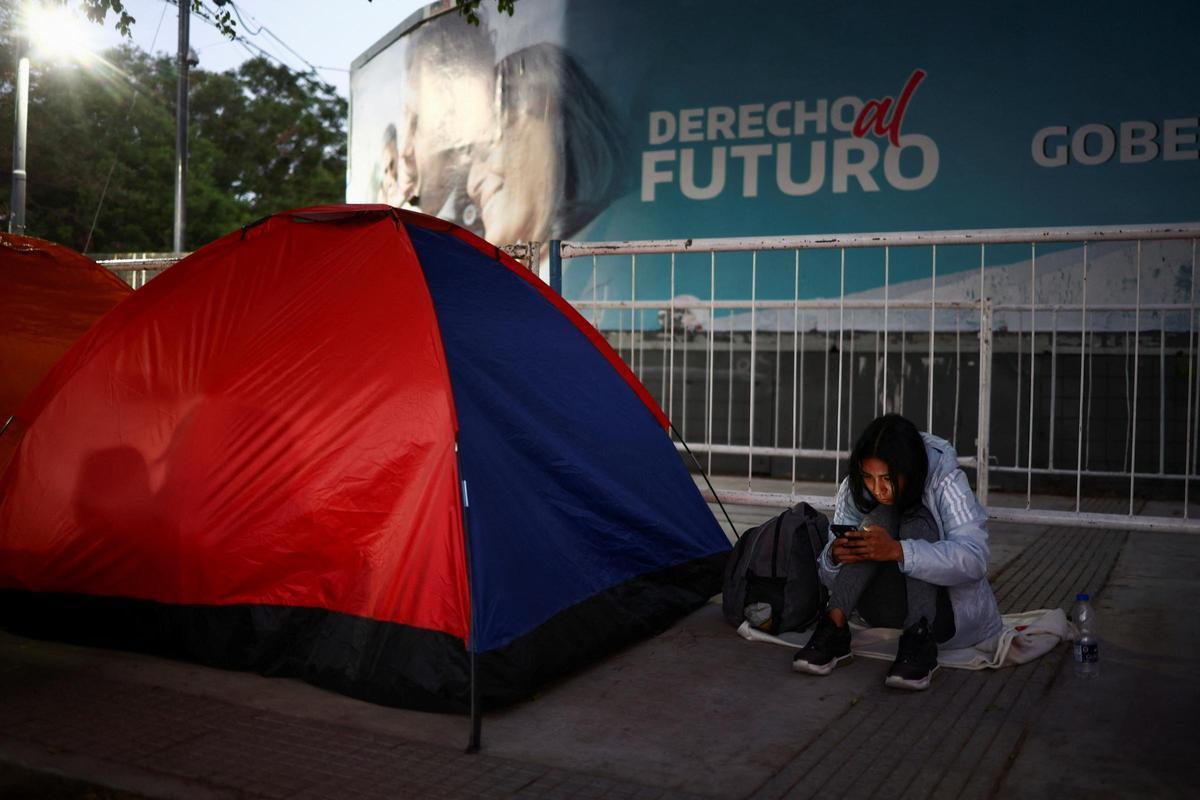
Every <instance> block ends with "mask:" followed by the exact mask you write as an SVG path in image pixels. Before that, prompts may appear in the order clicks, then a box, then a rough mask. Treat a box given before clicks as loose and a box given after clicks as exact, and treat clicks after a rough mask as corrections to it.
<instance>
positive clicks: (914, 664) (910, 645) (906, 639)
mask: <svg viewBox="0 0 1200 800" xmlns="http://www.w3.org/2000/svg"><path fill="white" fill-rule="evenodd" d="M937 654H938V648H937V641H936V640H934V638H933V632H932V631H931V630H930V629H929V623H928V622H926V620H925V618H924V617H921V619H920V621H919V622H917V623H916V624H915V625H913V626H912V627H910V628H908V629H907V630H906V631H904V633H903V634H901V635H900V646H899V648H898V649H897V652H896V660H895V661H893V662H892V668H891V669H889V670H888V675H887V680H885V681H884V684H886V685H887V686H891V687H892V688H894V689H912V690H914V691H921V690H922V689H928V688H929V679H930V678H932V677H933V673H935V672H937V670H938V662H937Z"/></svg>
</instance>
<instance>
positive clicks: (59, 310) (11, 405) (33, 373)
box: [0, 233, 132, 471]
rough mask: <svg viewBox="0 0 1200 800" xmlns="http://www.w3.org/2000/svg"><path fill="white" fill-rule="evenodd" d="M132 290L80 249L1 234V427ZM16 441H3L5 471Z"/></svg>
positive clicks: (0, 451) (8, 437)
mask: <svg viewBox="0 0 1200 800" xmlns="http://www.w3.org/2000/svg"><path fill="white" fill-rule="evenodd" d="M131 291H132V290H131V289H130V288H129V287H128V286H126V285H125V284H124V283H123V282H122V281H121V279H120V278H118V277H117V276H116V275H113V274H112V273H111V272H109V271H108V270H106V269H105V268H104V267H102V266H100V265H99V264H97V263H96V262H95V261H92V260H91V259H90V258H87V257H86V256H83V255H80V254H79V253H77V252H75V251H74V250H71V249H69V248H67V247H63V246H61V245H57V244H54V243H53V242H47V241H45V240H43V239H35V238H33V237H31V236H17V235H15V234H8V233H0V427H2V426H3V425H4V424H5V422H6V421H7V420H8V418H9V417H10V416H12V415H13V414H15V413H16V410H17V406H19V405H20V404H21V401H22V400H24V399H25V396H26V395H27V394H29V391H30V390H31V389H33V387H34V386H36V385H37V383H38V381H40V380H41V379H42V377H43V376H44V375H45V374H46V373H47V372H48V371H49V370H50V367H51V366H52V365H53V364H54V362H55V361H57V360H58V359H59V357H60V356H62V354H63V353H65V352H66V351H67V348H69V347H70V346H71V345H72V344H74V343H75V342H76V340H78V339H79V337H81V336H82V335H83V334H84V332H85V331H86V330H87V329H88V328H90V327H91V326H92V323H93V322H95V321H96V320H97V319H99V318H100V317H102V316H103V315H104V314H105V313H106V312H107V311H108V310H109V309H110V308H112V307H113V306H115V305H116V304H117V303H119V302H120V301H121V300H122V299H124V298H125V297H126V296H127V295H129V293H130V292H131ZM14 424H15V423H14ZM11 433H15V431H12V432H11ZM16 438H17V437H16V436H11V435H0V471H3V469H4V466H5V465H6V464H7V463H8V460H9V458H10V456H11V455H12V449H13V445H14V443H15V440H16Z"/></svg>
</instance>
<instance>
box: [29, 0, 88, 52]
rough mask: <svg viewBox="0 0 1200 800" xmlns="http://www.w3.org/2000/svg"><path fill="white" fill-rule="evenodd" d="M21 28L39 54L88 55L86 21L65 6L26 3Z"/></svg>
mask: <svg viewBox="0 0 1200 800" xmlns="http://www.w3.org/2000/svg"><path fill="white" fill-rule="evenodd" d="M25 27H26V30H27V31H28V33H29V40H30V42H31V43H32V44H33V46H34V47H35V48H37V53H38V55H39V56H43V57H48V58H52V59H61V58H75V59H80V60H83V59H86V58H87V56H89V55H90V54H91V50H92V48H91V44H90V42H89V41H88V39H89V34H90V33H91V28H90V26H89V24H88V23H87V22H86V21H85V20H83V19H81V18H80V17H79V15H78V14H77V13H76V12H75V11H74V10H73V9H70V8H67V7H66V6H65V5H60V4H58V3H51V4H48V5H44V4H42V3H38V2H31V3H29V4H28V6H27V7H26V10H25Z"/></svg>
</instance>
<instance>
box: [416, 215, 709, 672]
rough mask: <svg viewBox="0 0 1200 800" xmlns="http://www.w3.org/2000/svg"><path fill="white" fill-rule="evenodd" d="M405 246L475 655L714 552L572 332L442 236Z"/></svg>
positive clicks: (549, 309)
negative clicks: (428, 319) (436, 374)
mask: <svg viewBox="0 0 1200 800" xmlns="http://www.w3.org/2000/svg"><path fill="white" fill-rule="evenodd" d="M408 233H409V236H410V237H411V239H412V242H413V245H414V247H415V248H416V251H417V254H418V256H419V258H420V261H421V264H422V268H423V270H424V273H425V278H426V283H427V284H428V286H429V291H430V294H431V296H432V298H433V303H434V308H435V312H436V315H437V319H438V325H439V327H440V332H441V337H442V345H443V348H444V350H445V353H446V359H447V363H448V368H449V372H450V381H451V386H452V387H453V391H454V403H455V406H456V409H457V413H458V422H459V448H460V463H461V468H462V474H463V478H464V480H465V481H466V483H467V486H468V500H469V509H468V520H467V524H468V528H469V534H468V536H469V539H470V560H471V564H470V566H471V584H472V586H471V602H472V606H473V612H472V613H473V615H474V627H475V649H476V650H477V651H478V652H487V651H489V650H493V649H496V648H500V647H503V646H504V645H506V644H508V643H510V642H512V641H513V640H514V639H516V638H518V637H521V636H524V635H525V634H527V633H529V632H531V631H532V630H533V629H535V628H536V627H537V626H539V625H541V624H542V623H544V622H546V621H547V620H549V619H550V618H551V617H553V616H554V615H555V614H558V613H559V612H561V611H564V610H565V609H568V608H570V607H572V606H574V605H576V604H578V603H580V602H582V601H584V600H586V599H588V598H591V597H593V596H595V595H597V594H598V593H601V592H605V591H608V590H612V589H614V588H615V587H618V586H620V585H621V584H623V583H625V582H627V581H629V580H630V579H632V578H636V577H638V576H643V575H647V574H650V573H655V572H657V571H660V570H664V569H667V568H671V567H676V566H679V565H682V564H685V563H687V562H690V561H693V560H695V559H699V558H703V557H706V556H712V555H713V554H717V553H721V552H723V551H726V550H728V548H729V544H728V542H727V540H726V538H725V535H724V533H723V532H722V531H721V529H720V528H719V526H718V525H717V524H716V521H715V520H714V519H713V516H712V514H711V513H710V512H709V510H708V507H707V506H706V505H705V503H704V501H703V499H702V498H701V496H700V494H699V492H698V491H697V490H696V488H695V484H694V483H693V482H692V478H691V476H690V475H689V474H688V472H687V470H686V469H685V468H684V465H683V463H682V461H681V459H680V458H679V455H678V453H677V452H676V450H675V447H674V445H673V444H672V443H671V441H670V439H669V437H668V435H667V434H666V433H665V432H664V431H663V429H662V428H661V427H660V426H659V425H658V423H657V421H656V420H655V418H654V416H653V414H651V412H650V411H649V409H648V408H647V407H646V405H645V404H644V403H643V402H642V400H641V399H640V398H639V397H638V396H637V395H636V393H635V392H634V390H633V388H632V387H631V386H630V384H629V383H627V382H626V380H625V378H624V377H623V376H622V375H621V374H620V373H619V372H618V371H617V370H616V369H614V368H613V366H612V364H610V363H609V362H608V360H607V359H606V357H605V355H604V354H603V353H601V352H600V350H599V349H598V348H597V347H596V345H595V344H593V343H592V342H591V341H590V340H589V339H588V338H587V336H585V335H584V333H583V332H582V331H581V330H580V329H579V328H578V327H577V326H576V324H575V322H574V321H573V320H571V319H570V318H568V316H566V315H565V314H564V313H563V312H562V311H560V310H559V309H558V308H556V307H555V306H554V304H553V303H551V302H550V301H549V300H547V298H545V297H544V296H542V294H541V293H540V292H539V291H538V290H537V289H535V288H534V287H533V286H532V285H530V284H529V283H528V282H527V281H526V280H524V279H523V278H522V277H521V276H520V275H518V274H516V273H515V272H513V271H512V270H511V269H509V268H508V267H506V266H505V265H503V264H501V263H500V262H498V261H496V260H495V259H492V258H489V257H488V256H487V255H485V254H484V253H481V252H480V251H478V250H476V249H475V248H473V247H472V246H470V245H469V244H467V243H465V242H463V241H462V240H460V239H458V238H456V237H455V236H454V235H453V234H451V233H449V232H441V231H433V230H429V229H425V228H418V227H415V226H411V225H410V226H408Z"/></svg>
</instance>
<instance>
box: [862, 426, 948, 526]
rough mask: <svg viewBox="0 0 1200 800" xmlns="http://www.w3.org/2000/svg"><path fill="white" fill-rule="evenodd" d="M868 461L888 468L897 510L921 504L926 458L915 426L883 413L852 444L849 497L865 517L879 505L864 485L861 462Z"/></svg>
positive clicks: (926, 467) (926, 472)
mask: <svg viewBox="0 0 1200 800" xmlns="http://www.w3.org/2000/svg"><path fill="white" fill-rule="evenodd" d="M868 458H878V459H879V460H880V461H882V462H884V463H885V464H887V465H888V472H889V473H890V474H891V476H892V481H893V484H892V488H893V491H894V492H895V496H896V509H897V510H898V511H900V512H904V511H907V510H908V509H910V508H913V507H915V506H916V505H918V504H919V503H920V502H921V495H922V494H923V493H924V492H925V477H926V475H928V473H929V456H927V455H926V454H925V442H924V440H922V439H921V432H920V431H918V430H917V426H916V425H913V424H912V423H911V422H909V421H908V420H907V419H905V418H904V417H902V416H900V415H899V414H884V415H883V416H882V417H876V418H875V419H874V421H872V422H871V424H870V425H868V426H867V427H866V428H864V429H863V432H862V433H861V434H860V435H859V437H858V441H857V442H855V443H854V449H853V450H851V451H850V474H849V476H848V477H849V480H850V496H851V498H853V500H854V505H856V506H858V510H859V511H862V512H863V513H864V514H865V513H866V512H868V511H870V510H871V509H873V508H875V506H877V505H879V503H878V501H876V500H875V498H874V497H872V496H871V493H870V492H868V491H867V487H866V486H865V485H864V484H863V474H862V462H863V461H864V460H866V459H868ZM900 476H904V488H903V490H901V489H900V486H899V484H900Z"/></svg>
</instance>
